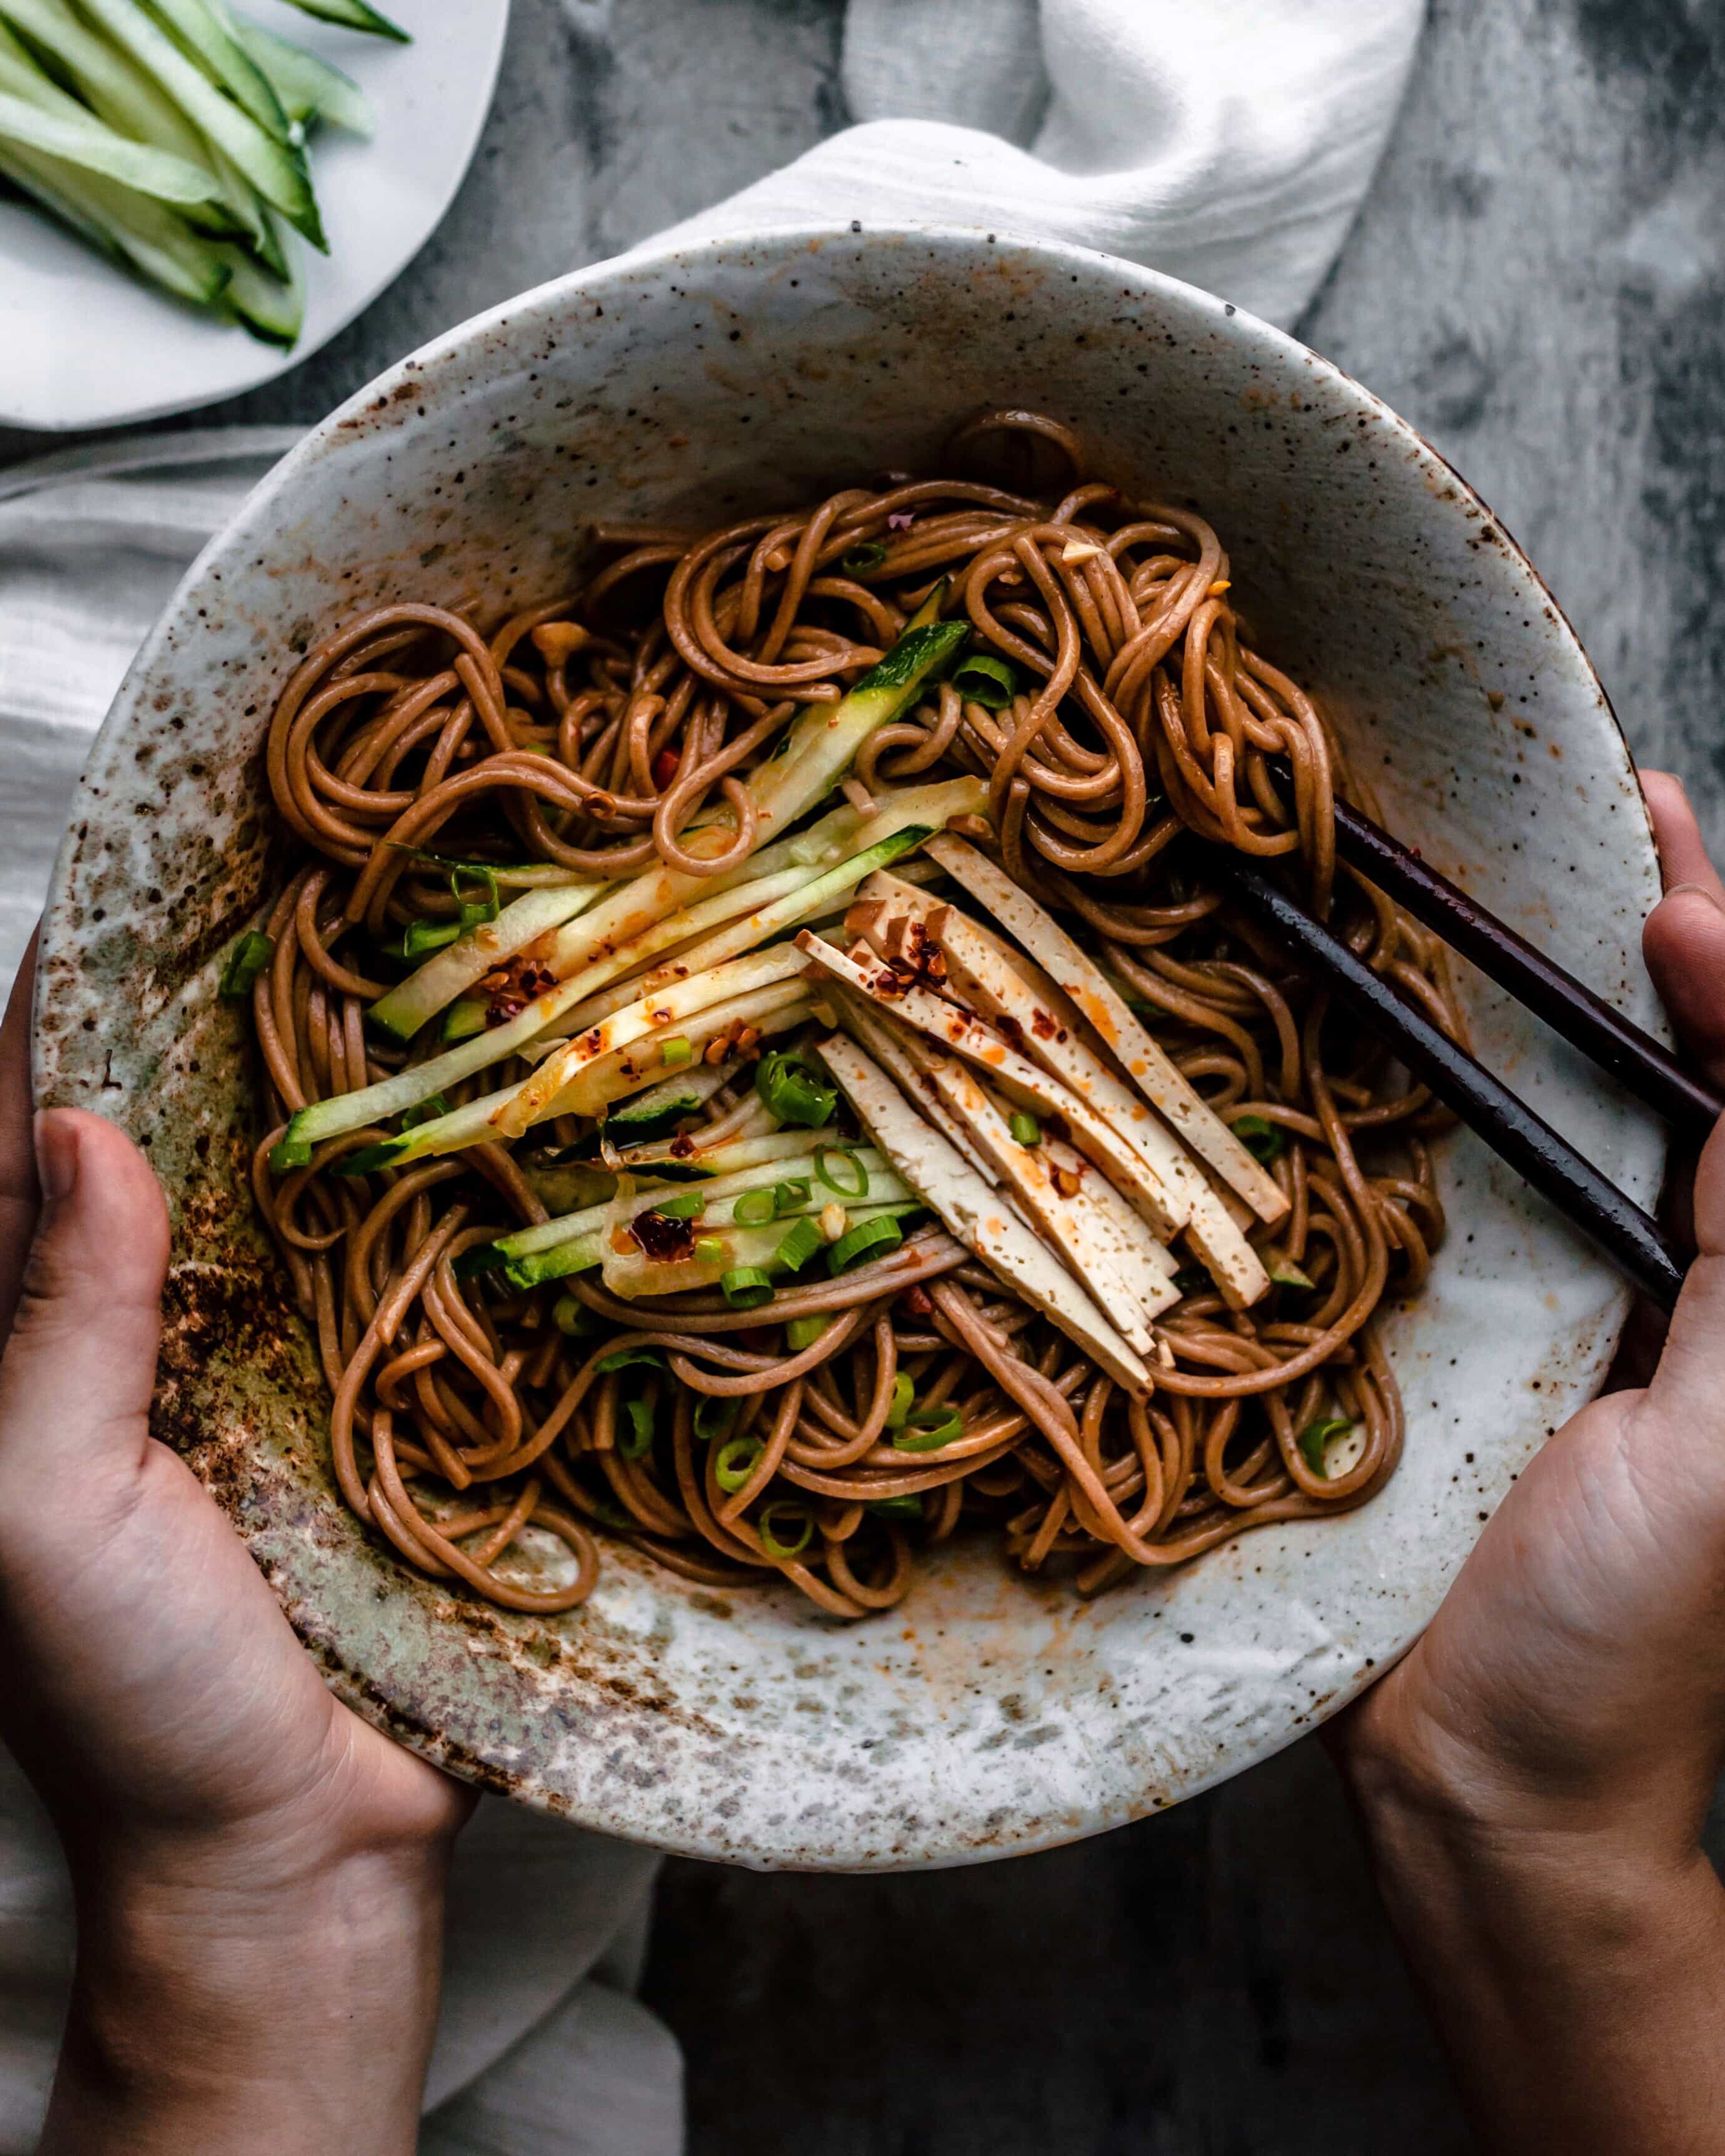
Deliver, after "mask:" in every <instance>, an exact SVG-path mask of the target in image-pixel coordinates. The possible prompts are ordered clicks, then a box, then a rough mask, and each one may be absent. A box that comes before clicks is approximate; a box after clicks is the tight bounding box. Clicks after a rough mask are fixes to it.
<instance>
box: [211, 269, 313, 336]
mask: <svg viewBox="0 0 1725 2156" xmlns="http://www.w3.org/2000/svg"><path fill="white" fill-rule="evenodd" d="M218 252H219V253H220V255H221V258H222V259H223V261H224V262H225V263H226V264H227V265H228V288H227V290H226V291H224V292H223V295H222V304H223V306H224V307H225V308H226V309H227V311H228V313H229V314H230V315H233V316H234V317H235V318H236V319H237V320H238V321H241V322H243V323H244V325H245V326H246V328H247V329H249V331H251V333H252V335H253V336H255V337H259V338H261V339H262V340H263V341H264V343H265V344H279V345H284V346H286V345H291V344H293V343H294V342H295V341H296V339H297V338H298V336H299V334H300V329H301V328H302V327H303V326H304V324H305V280H304V279H303V278H302V277H301V276H300V265H299V261H298V259H297V257H296V256H294V255H292V254H290V256H289V259H288V274H287V276H286V278H285V279H283V278H280V277H276V276H273V275H271V274H270V272H269V271H268V270H267V269H262V268H260V267H259V264H258V263H257V262H256V261H255V260H254V259H253V257H252V256H251V255H250V254H247V253H246V252H245V251H244V249H241V248H238V247H223V248H221V249H219V250H218Z"/></svg>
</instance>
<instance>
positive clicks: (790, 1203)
mask: <svg viewBox="0 0 1725 2156" xmlns="http://www.w3.org/2000/svg"><path fill="white" fill-rule="evenodd" d="M808 1203H809V1178H808V1177H807V1176H806V1175H798V1176H793V1177H792V1178H791V1179H790V1181H789V1182H788V1183H774V1184H773V1219H775V1220H782V1219H783V1218H784V1216H785V1214H787V1213H800V1212H801V1211H802V1209H803V1207H804V1206H805V1205H806V1204H808Z"/></svg>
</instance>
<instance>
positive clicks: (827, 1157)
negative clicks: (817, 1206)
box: [814, 1146, 869, 1198]
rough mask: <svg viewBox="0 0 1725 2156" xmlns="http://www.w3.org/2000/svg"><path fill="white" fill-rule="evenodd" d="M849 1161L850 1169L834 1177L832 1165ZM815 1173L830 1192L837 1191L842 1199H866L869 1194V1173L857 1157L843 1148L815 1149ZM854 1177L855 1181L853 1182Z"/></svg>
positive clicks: (826, 1147) (819, 1147) (823, 1147)
mask: <svg viewBox="0 0 1725 2156" xmlns="http://www.w3.org/2000/svg"><path fill="white" fill-rule="evenodd" d="M834 1161H848V1162H849V1163H850V1168H849V1169H848V1170H847V1171H846V1173H845V1174H843V1175H834V1173H833V1170H832V1163H833V1162H834ZM814 1172H815V1173H816V1174H817V1175H818V1176H819V1178H820V1179H821V1181H822V1182H823V1183H825V1185H826V1187H827V1188H828V1189H829V1190H836V1191H837V1192H838V1193H839V1196H840V1197H841V1198H866V1197H867V1196H868V1194H869V1171H868V1170H867V1168H865V1167H864V1166H863V1164H862V1162H861V1161H860V1159H859V1158H857V1156H856V1155H855V1153H854V1152H850V1151H849V1150H848V1148H846V1147H842V1146H817V1147H815V1148H814ZM853 1175H854V1176H855V1181H853V1180H852V1177H853Z"/></svg>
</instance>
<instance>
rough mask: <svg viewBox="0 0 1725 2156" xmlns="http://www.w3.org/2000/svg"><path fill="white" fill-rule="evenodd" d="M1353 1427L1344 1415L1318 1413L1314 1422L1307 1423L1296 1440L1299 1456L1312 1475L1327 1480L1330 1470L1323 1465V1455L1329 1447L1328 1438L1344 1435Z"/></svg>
mask: <svg viewBox="0 0 1725 2156" xmlns="http://www.w3.org/2000/svg"><path fill="white" fill-rule="evenodd" d="M1352 1429H1353V1424H1352V1423H1351V1422H1350V1421H1349V1420H1348V1417H1347V1416H1346V1415H1320V1416H1319V1417H1318V1419H1317V1421H1316V1422H1309V1423H1307V1425H1306V1427H1305V1429H1304V1430H1301V1433H1300V1435H1299V1438H1298V1440H1296V1442H1297V1443H1298V1445H1299V1447H1300V1456H1301V1459H1302V1460H1304V1461H1305V1462H1306V1465H1307V1466H1308V1467H1309V1468H1310V1469H1311V1470H1312V1473H1313V1474H1314V1475H1316V1476H1319V1477H1320V1478H1321V1479H1322V1480H1323V1481H1328V1480H1329V1472H1330V1471H1329V1469H1328V1468H1327V1467H1326V1466H1325V1465H1324V1455H1325V1453H1326V1452H1327V1450H1328V1449H1329V1444H1330V1440H1331V1439H1332V1437H1345V1436H1346V1435H1347V1434H1348V1431H1349V1430H1352Z"/></svg>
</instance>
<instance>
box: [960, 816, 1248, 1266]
mask: <svg viewBox="0 0 1725 2156" xmlns="http://www.w3.org/2000/svg"><path fill="white" fill-rule="evenodd" d="M926 851H927V853H928V854H929V855H930V856H931V857H932V859H933V860H937V861H938V862H939V863H940V865H941V866H942V868H943V869H945V870H946V871H947V874H948V875H950V876H951V877H952V880H953V881H954V882H955V883H957V884H959V885H962V886H963V888H964V889H965V890H966V891H968V892H969V893H970V895H971V896H972V897H973V898H974V899H976V900H977V901H978V902H979V903H980V904H982V905H983V906H986V907H987V908H988V911H989V913H990V914H991V915H992V916H993V918H994V919H995V920H997V921H999V923H1000V925H1001V927H1004V928H1005V929H1006V930H1007V931H1008V932H1009V933H1010V934H1011V935H1012V936H1013V937H1014V938H1015V939H1016V941H1017V942H1019V943H1021V944H1023V946H1024V948H1025V950H1026V951H1028V952H1029V954H1030V956H1031V957H1033V958H1034V959H1035V960H1036V962H1037V963H1038V964H1039V965H1040V966H1043V967H1045V968H1046V969H1047V971H1048V973H1050V976H1051V977H1052V978H1053V979H1054V980H1055V983H1057V984H1058V985H1059V986H1060V988H1061V989H1062V990H1064V992H1065V993H1066V994H1067V995H1069V996H1070V998H1072V1000H1073V1002H1074V1003H1075V1004H1076V1005H1077V1007H1078V1009H1080V1010H1081V1011H1082V1012H1083V1014H1084V1016H1085V1018H1086V1020H1087V1021H1088V1023H1089V1024H1091V1025H1092V1026H1094V1027H1095V1029H1096V1034H1097V1035H1098V1037H1099V1038H1100V1039H1101V1041H1102V1042H1103V1044H1104V1045H1105V1046H1106V1048H1107V1049H1108V1050H1109V1051H1110V1053H1111V1054H1112V1055H1114V1056H1115V1057H1117V1059H1118V1060H1119V1063H1120V1065H1121V1067H1122V1069H1123V1070H1125V1071H1126V1072H1127V1075H1128V1076H1130V1077H1131V1079H1132V1082H1133V1083H1134V1084H1135V1085H1136V1086H1138V1087H1139V1089H1140V1090H1141V1091H1142V1093H1143V1095H1144V1097H1145V1099H1146V1100H1147V1101H1150V1102H1151V1103H1152V1104H1153V1106H1155V1107H1156V1108H1158V1109H1159V1110H1160V1111H1161V1112H1162V1113H1163V1115H1164V1116H1166V1117H1167V1118H1168V1122H1169V1123H1170V1124H1171V1125H1172V1126H1173V1129H1174V1130H1175V1131H1176V1132H1178V1134H1179V1136H1180V1137H1182V1138H1183V1139H1184V1140H1185V1142H1186V1143H1187V1144H1188V1145H1189V1146H1190V1147H1191V1148H1192V1150H1193V1151H1194V1152H1195V1153H1196V1154H1197V1155H1198V1157H1199V1159H1200V1160H1203V1161H1205V1162H1207V1163H1209V1166H1210V1167H1211V1168H1214V1170H1215V1172H1216V1173H1217V1174H1218V1175H1219V1176H1220V1177H1221V1178H1222V1180H1223V1181H1224V1183H1226V1184H1227V1185H1228V1186H1229V1188H1230V1189H1231V1190H1235V1191H1237V1192H1238V1193H1240V1197H1242V1198H1243V1199H1245V1202H1246V1203H1247V1204H1249V1205H1250V1207H1251V1209H1252V1210H1253V1212H1254V1213H1255V1214H1257V1216H1258V1218H1259V1219H1260V1220H1263V1221H1266V1222H1267V1223H1268V1224H1270V1225H1271V1226H1272V1227H1273V1226H1274V1225H1275V1224H1276V1223H1277V1222H1278V1221H1280V1220H1282V1219H1286V1216H1287V1211H1288V1201H1287V1199H1286V1197H1284V1195H1283V1194H1282V1192H1281V1187H1280V1185H1279V1184H1278V1183H1276V1178H1274V1176H1272V1175H1270V1174H1267V1173H1266V1171H1265V1169H1264V1168H1263V1167H1262V1166H1261V1165H1260V1163H1259V1162H1257V1161H1256V1160H1255V1159H1254V1158H1252V1156H1251V1154H1250V1152H1247V1150H1246V1148H1245V1146H1243V1145H1242V1144H1241V1143H1240V1140H1239V1139H1238V1138H1237V1137H1235V1135H1234V1133H1233V1132H1232V1131H1230V1129H1229V1127H1228V1126H1227V1124H1226V1123H1224V1122H1223V1121H1222V1119H1221V1117H1220V1116H1219V1115H1217V1114H1216V1112H1215V1111H1214V1109H1213V1108H1211V1107H1209V1106H1208V1105H1207V1104H1206V1103H1205V1101H1204V1100H1203V1098H1202V1097H1201V1096H1199V1093H1198V1091H1196V1089H1195V1088H1194V1086H1192V1084H1191V1083H1190V1081H1189V1080H1188V1079H1187V1078H1185V1077H1184V1076H1183V1075H1182V1073H1181V1072H1180V1071H1179V1070H1177V1069H1176V1068H1175V1066H1174V1065H1173V1063H1172V1062H1171V1061H1170V1060H1169V1059H1168V1056H1167V1055H1165V1054H1164V1052H1163V1050H1162V1049H1160V1048H1159V1047H1158V1045H1157V1044H1156V1042H1155V1041H1154V1040H1153V1039H1152V1038H1151V1037H1150V1035H1149V1034H1148V1033H1147V1032H1146V1030H1145V1029H1144V1028H1143V1027H1142V1025H1141V1024H1139V1023H1138V1020H1137V1018H1136V1017H1135V1016H1134V1015H1133V1014H1132V1011H1131V1010H1130V1009H1128V1008H1127V1004H1126V1001H1125V998H1123V997H1122V995H1121V993H1120V991H1119V990H1118V989H1117V988H1116V987H1115V986H1114V984H1113V983H1112V982H1111V980H1110V979H1109V978H1108V977H1107V975H1106V973H1104V972H1103V971H1102V969H1101V967H1100V966H1098V965H1097V964H1096V962H1095V961H1094V960H1092V959H1091V958H1088V957H1086V956H1085V954H1084V952H1082V951H1081V949H1080V948H1079V947H1078V945H1077V944H1076V942H1074V941H1073V940H1072V938H1071V937H1070V936H1069V935H1068V934H1067V933H1066V932H1065V929H1064V928H1062V927H1060V924H1059V923H1058V922H1057V921H1055V920H1054V919H1053V917H1052V916H1050V914H1048V913H1047V912H1045V911H1044V909H1043V908H1042V907H1041V906H1039V905H1038V904H1037V903H1036V901H1035V900H1034V899H1033V898H1032V897H1030V896H1029V894H1028V892H1025V891H1020V890H1019V886H1018V885H1016V884H1015V883H1014V881H1013V880H1012V878H1011V877H1010V876H1009V875H1006V873H1005V872H1004V870H1001V869H999V868H997V867H996V866H995V865H994V864H993V861H991V860H988V857H987V855H983V854H979V853H978V851H977V850H976V848H975V847H974V846H972V845H968V844H966V843H965V842H964V840H963V839H956V838H953V837H952V836H951V835H950V834H942V836H941V837H939V838H937V839H931V840H930V841H929V842H928V844H927V848H926Z"/></svg>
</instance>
